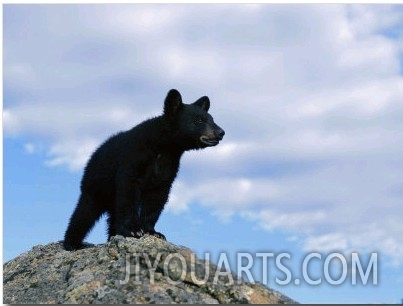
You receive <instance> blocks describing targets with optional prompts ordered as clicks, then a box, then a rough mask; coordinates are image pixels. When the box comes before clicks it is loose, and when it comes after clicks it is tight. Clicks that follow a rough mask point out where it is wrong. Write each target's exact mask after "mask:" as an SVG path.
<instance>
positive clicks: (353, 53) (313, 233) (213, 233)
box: [3, 4, 403, 303]
mask: <svg viewBox="0 0 403 306" xmlns="http://www.w3.org/2000/svg"><path fill="white" fill-rule="evenodd" d="M3 29H4V34H3V39H4V43H3V63H4V64H3V78H4V80H3V98H4V99H3V135H4V139H3V171H4V180H3V184H4V197H3V260H4V261H7V260H10V259H12V258H14V257H15V256H17V255H19V254H20V253H22V252H24V251H27V250H29V249H30V248H31V247H32V246H33V245H36V244H46V243H49V242H52V241H57V240H61V239H62V237H63V234H64V231H65V228H66V225H67V222H68V219H69V217H70V215H71V213H72V211H73V209H74V207H75V205H76V200H77V198H78V196H79V182H80V179H81V175H82V170H83V167H84V165H85V162H86V160H87V159H88V157H89V154H91V152H92V151H93V150H94V149H95V148H96V147H97V146H98V145H99V144H100V143H101V142H102V141H103V140H104V139H105V138H106V137H108V136H110V135H111V134H114V133H116V132H118V131H120V130H125V129H128V128H130V127H132V126H134V125H136V124H137V123H139V122H141V121H142V120H144V119H146V118H149V117H151V116H155V115H158V114H160V113H161V112H162V103H163V99H164V97H165V95H166V93H167V91H168V90H169V89H171V88H177V89H178V90H180V91H181V93H182V96H183V98H184V100H185V102H192V101H194V100H196V99H197V98H199V97H200V96H203V95H207V96H209V97H210V100H211V109H210V112H211V113H212V115H213V116H214V118H215V120H216V122H217V123H218V124H219V125H220V126H222V127H223V128H224V129H225V131H226V136H225V139H224V141H223V142H222V143H221V144H220V145H219V146H217V147H215V148H208V149H206V150H203V151H198V152H189V153H187V154H186V155H185V156H184V158H183V161H182V164H181V170H180V173H179V176H178V178H177V180H176V182H175V185H174V187H173V191H172V194H171V197H170V201H169V203H168V204H167V207H166V209H165V211H164V213H163V215H162V217H161V219H160V221H159V223H158V224H157V230H160V231H161V232H163V233H164V234H166V236H167V238H168V240H170V241H172V242H174V243H177V244H181V245H185V246H188V247H189V248H191V249H193V250H195V251H196V252H197V254H198V255H199V256H201V257H203V254H204V253H205V252H209V253H211V254H212V257H214V256H217V254H219V253H220V252H223V251H225V252H227V254H228V257H229V259H230V258H233V259H234V258H236V254H237V252H241V251H242V252H251V253H253V254H254V253H256V252H262V251H264V252H273V253H281V252H289V253H290V254H292V260H290V267H292V269H295V270H298V269H299V266H300V265H301V258H303V256H304V255H306V254H307V253H309V252H313V251H315V252H320V253H321V254H324V256H325V255H326V254H329V253H331V252H333V251H337V252H341V253H343V254H347V255H348V254H350V253H351V252H353V251H357V252H359V253H360V254H361V255H362V256H363V257H365V256H368V255H369V254H370V253H371V252H379V270H380V271H379V274H380V275H379V278H380V281H379V284H378V285H377V286H372V285H366V286H362V285H361V286H351V285H349V284H348V283H347V282H346V283H345V284H343V285H340V286H330V285H327V284H322V285H320V286H309V285H307V284H303V285H300V286H296V285H294V284H292V285H287V286H280V285H277V284H275V283H273V280H272V279H271V282H270V283H269V285H271V286H273V287H274V288H276V289H278V290H279V291H281V292H283V293H285V294H287V295H289V296H290V297H292V298H294V299H296V300H298V301H300V302H305V303H326V302H332V303H344V302H350V303H383V302H386V303H398V302H399V301H400V299H401V298H403V289H402V288H403V259H402V258H403V226H402V216H403V205H402V204H403V183H402V182H403V174H402V173H403V158H402V156H403V154H402V153H403V142H402V139H403V104H402V101H403V69H402V68H403V30H402V29H403V7H402V6H401V5H359V4H355V5H316V4H315V5H273V4H261V5H224V4H219V5H218V4H217V5H212V4H208V5H138V4H137V5H5V6H4V7H3ZM105 239H106V235H105V220H102V221H101V222H100V223H99V224H97V226H96V227H95V228H94V230H93V232H92V233H91V234H90V235H89V236H88V238H87V241H89V242H93V243H102V242H104V241H105ZM214 254H215V255H214ZM230 264H231V265H232V266H234V264H235V262H234V260H232V262H231V259H230ZM261 269H262V268H261V267H260V266H259V265H258V264H256V265H254V268H253V271H254V273H255V274H256V279H257V280H261V279H259V275H260V274H261Z"/></svg>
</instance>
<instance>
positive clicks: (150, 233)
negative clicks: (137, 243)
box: [147, 231, 167, 241]
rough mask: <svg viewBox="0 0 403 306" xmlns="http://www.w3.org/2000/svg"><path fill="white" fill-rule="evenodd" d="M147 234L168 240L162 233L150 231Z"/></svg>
mask: <svg viewBox="0 0 403 306" xmlns="http://www.w3.org/2000/svg"><path fill="white" fill-rule="evenodd" d="M147 234H149V235H152V236H155V237H157V238H159V239H162V240H165V241H166V240H167V238H165V235H164V234H161V233H160V232H156V231H148V232H147Z"/></svg>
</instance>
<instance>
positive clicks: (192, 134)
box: [163, 89, 225, 150]
mask: <svg viewBox="0 0 403 306" xmlns="http://www.w3.org/2000/svg"><path fill="white" fill-rule="evenodd" d="M209 108H210V100H209V98H208V97H206V96H204V97H201V98H200V99H198V100H197V101H196V102H194V103H191V104H185V103H183V102H182V97H181V94H180V93H179V91H177V90H176V89H171V90H170V91H169V92H168V95H167V97H166V98H165V103H164V115H163V116H164V117H165V118H166V119H167V120H168V122H169V124H170V126H171V127H172V132H173V135H172V136H173V137H172V139H173V141H174V142H175V144H176V145H177V146H178V147H180V148H181V149H184V150H192V149H202V148H206V147H212V146H215V145H217V144H218V143H219V142H220V140H222V139H223V137H224V134H225V132H224V130H223V129H222V128H220V127H219V126H218V125H217V124H215V123H214V120H213V117H212V116H211V115H210V114H209V113H208V110H209Z"/></svg>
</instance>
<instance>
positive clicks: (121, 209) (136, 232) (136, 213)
mask: <svg viewBox="0 0 403 306" xmlns="http://www.w3.org/2000/svg"><path fill="white" fill-rule="evenodd" d="M115 204H116V205H115V211H114V216H111V218H113V220H114V222H111V225H112V226H114V227H115V230H114V231H112V230H110V232H114V233H115V234H116V235H122V236H124V237H135V238H140V237H142V236H143V235H144V234H145V231H144V229H143V225H142V222H141V218H140V212H141V206H142V205H141V201H140V190H139V188H138V187H137V186H136V184H135V183H132V182H131V180H130V179H129V178H126V179H122V180H121V181H120V182H118V184H117V188H116V203H115Z"/></svg>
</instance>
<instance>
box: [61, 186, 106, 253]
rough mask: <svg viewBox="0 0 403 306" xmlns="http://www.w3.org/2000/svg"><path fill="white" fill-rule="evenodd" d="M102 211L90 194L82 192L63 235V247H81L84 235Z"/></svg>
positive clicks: (75, 248)
mask: <svg viewBox="0 0 403 306" xmlns="http://www.w3.org/2000/svg"><path fill="white" fill-rule="evenodd" d="M103 212H104V211H103V209H102V208H101V207H99V206H97V205H96V203H95V202H94V200H93V199H92V198H91V196H90V195H88V194H86V193H82V194H81V196H80V199H79V201H78V204H77V206H76V209H75V210H74V212H73V215H72V216H71V218H70V222H69V226H68V228H67V231H66V234H65V236H64V242H63V246H64V248H65V249H66V250H68V251H72V250H77V249H80V248H82V247H83V244H82V242H83V240H84V238H85V236H86V235H87V234H88V232H89V231H90V230H91V228H92V227H93V226H94V224H95V222H96V221H97V220H98V219H99V218H100V217H101V215H102V213H103Z"/></svg>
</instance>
